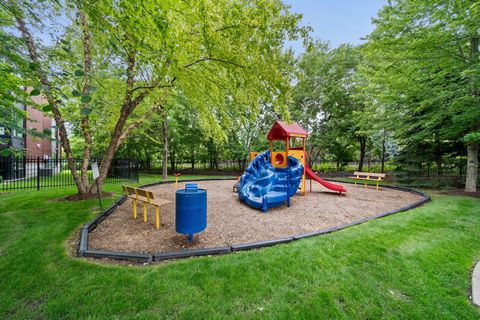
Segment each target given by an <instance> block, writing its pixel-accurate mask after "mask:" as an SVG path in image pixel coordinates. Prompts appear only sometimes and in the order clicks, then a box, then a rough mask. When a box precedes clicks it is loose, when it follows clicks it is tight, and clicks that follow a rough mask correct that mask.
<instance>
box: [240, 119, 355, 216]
mask: <svg viewBox="0 0 480 320" xmlns="http://www.w3.org/2000/svg"><path fill="white" fill-rule="evenodd" d="M307 137H308V133H307V131H305V130H304V129H303V128H302V127H301V126H300V125H299V124H297V123H293V124H286V123H284V122H282V121H276V122H275V123H274V124H273V126H272V129H270V132H269V133H268V135H267V138H268V140H269V142H270V150H267V151H265V152H263V153H259V152H251V153H250V165H249V166H248V168H247V170H246V171H245V173H244V174H243V175H242V176H241V178H240V182H239V188H238V195H239V199H240V200H241V201H243V202H245V203H246V204H248V205H249V206H251V207H254V208H257V209H261V210H262V211H263V212H267V210H268V209H269V208H273V207H276V206H279V205H282V204H283V203H285V202H287V205H288V206H290V197H292V196H294V195H295V194H296V192H297V190H298V189H300V192H301V193H302V194H303V195H305V193H306V177H307V176H308V177H309V178H310V179H313V180H315V181H317V182H318V183H320V184H321V185H322V186H324V187H325V188H327V189H330V190H332V191H336V192H339V193H340V194H342V193H346V192H347V191H346V190H345V188H344V187H343V186H341V185H338V184H334V183H331V182H328V181H325V180H323V179H321V178H320V177H318V176H317V175H316V174H315V173H314V172H313V171H312V170H311V169H310V167H309V166H308V163H307V152H306V142H307ZM275 141H281V142H283V143H284V146H285V151H283V150H281V151H279V150H274V143H275Z"/></svg>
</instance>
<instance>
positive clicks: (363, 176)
mask: <svg viewBox="0 0 480 320" xmlns="http://www.w3.org/2000/svg"><path fill="white" fill-rule="evenodd" d="M353 174H354V176H353V177H350V179H353V180H355V185H357V180H361V181H365V188H366V187H367V182H368V181H373V182H375V183H376V185H377V190H378V189H379V188H378V184H379V183H380V182H382V181H383V179H384V178H385V173H373V172H358V171H356V172H354V173H353Z"/></svg>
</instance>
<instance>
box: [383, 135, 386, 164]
mask: <svg viewBox="0 0 480 320" xmlns="http://www.w3.org/2000/svg"><path fill="white" fill-rule="evenodd" d="M385 136H386V133H385V130H383V141H382V173H385V149H386V146H385V144H386V142H385V140H386V137H385Z"/></svg>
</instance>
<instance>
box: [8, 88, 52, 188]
mask: <svg viewBox="0 0 480 320" xmlns="http://www.w3.org/2000/svg"><path fill="white" fill-rule="evenodd" d="M32 100H33V101H34V102H35V103H37V104H40V105H42V104H45V103H46V100H45V98H44V97H42V96H35V97H32ZM17 107H18V108H19V109H20V110H25V111H26V113H27V117H26V118H19V119H18V124H19V125H21V126H23V127H24V128H25V129H27V130H31V129H36V131H37V132H39V133H44V132H45V131H44V130H45V129H48V130H50V131H51V137H37V136H34V135H31V134H24V133H23V132H19V131H18V130H15V129H11V128H3V127H0V138H1V139H0V150H1V149H4V148H12V149H15V150H18V151H19V152H20V154H22V155H23V156H24V157H22V158H23V160H21V161H18V159H15V158H14V157H13V156H11V155H10V156H4V157H1V156H0V176H1V177H2V178H3V180H11V179H23V178H27V177H31V176H34V175H37V174H38V172H37V171H38V169H32V168H31V167H37V168H38V166H36V165H35V161H38V159H40V160H41V161H44V160H47V159H58V158H59V157H60V153H61V147H60V143H59V142H58V139H57V130H56V126H55V121H54V120H53V119H51V118H49V117H47V116H46V115H45V114H44V113H43V112H42V111H39V110H36V109H34V108H33V107H32V106H30V105H28V106H17Z"/></svg>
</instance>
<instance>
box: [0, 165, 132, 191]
mask: <svg viewBox="0 0 480 320" xmlns="http://www.w3.org/2000/svg"><path fill="white" fill-rule="evenodd" d="M98 163H100V161H99V162H98ZM75 164H76V166H77V169H80V166H81V160H75ZM138 172H139V166H138V162H137V161H135V160H130V159H114V160H113V161H112V164H111V165H110V168H109V170H108V175H107V178H106V179H105V183H107V184H111V183H122V182H125V181H132V180H133V181H138V178H139V177H138ZM87 175H88V180H89V183H91V182H93V174H92V170H91V167H90V166H89V168H88V173H87ZM73 185H75V181H74V180H73V177H72V175H71V173H70V170H69V168H68V164H67V160H66V159H61V158H59V159H55V158H52V159H43V158H40V157H0V191H14V190H28V189H33V190H35V189H36V190H40V189H43V188H53V187H65V186H73Z"/></svg>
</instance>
